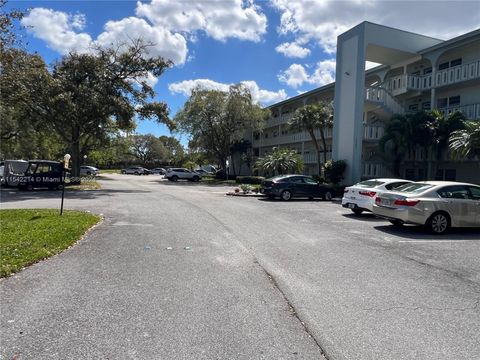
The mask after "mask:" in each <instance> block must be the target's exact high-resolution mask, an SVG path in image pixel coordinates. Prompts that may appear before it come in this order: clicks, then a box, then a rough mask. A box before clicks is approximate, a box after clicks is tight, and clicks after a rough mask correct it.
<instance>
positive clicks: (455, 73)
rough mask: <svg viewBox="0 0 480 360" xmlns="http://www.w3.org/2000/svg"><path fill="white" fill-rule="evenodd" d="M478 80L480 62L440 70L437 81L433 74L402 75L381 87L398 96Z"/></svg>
mask: <svg viewBox="0 0 480 360" xmlns="http://www.w3.org/2000/svg"><path fill="white" fill-rule="evenodd" d="M478 78H480V61H474V62H471V63H469V64H465V65H458V66H454V67H451V68H448V69H444V70H439V71H437V73H436V74H435V79H432V74H431V73H430V74H425V75H409V74H402V75H397V76H393V77H391V78H389V79H387V80H386V81H385V82H384V83H383V84H382V85H381V86H382V87H384V88H385V89H387V90H388V91H389V92H391V93H392V94H393V95H394V96H397V95H400V94H404V93H406V92H407V91H408V90H413V91H423V90H430V89H431V88H432V87H439V86H445V85H450V84H455V83H457V82H461V81H467V80H472V79H478Z"/></svg>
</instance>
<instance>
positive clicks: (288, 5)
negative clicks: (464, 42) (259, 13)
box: [270, 0, 480, 54]
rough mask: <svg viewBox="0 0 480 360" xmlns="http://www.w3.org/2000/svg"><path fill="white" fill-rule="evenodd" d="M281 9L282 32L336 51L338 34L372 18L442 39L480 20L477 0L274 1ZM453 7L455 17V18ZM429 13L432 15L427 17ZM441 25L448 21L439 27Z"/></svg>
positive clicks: (455, 34)
mask: <svg viewBox="0 0 480 360" xmlns="http://www.w3.org/2000/svg"><path fill="white" fill-rule="evenodd" d="M270 2H271V4H272V6H273V7H274V8H275V9H276V10H278V11H279V12H280V14H281V15H280V26H279V28H278V31H279V33H280V34H293V35H294V36H296V37H301V38H303V39H305V38H306V39H308V40H310V41H313V42H315V43H318V44H319V45H320V46H321V48H322V49H323V51H325V52H326V53H329V54H332V53H334V52H335V51H336V42H337V36H338V35H340V34H341V33H343V32H345V31H346V30H348V29H350V28H352V27H353V26H355V25H357V24H359V23H361V22H362V21H365V20H367V21H371V22H374V23H378V24H383V25H388V26H392V27H395V28H399V29H403V30H407V31H412V32H416V33H420V34H424V35H428V36H432V37H436V38H440V39H449V38H452V37H454V36H457V35H460V34H463V33H465V32H468V31H471V30H474V29H476V28H477V27H478V24H479V23H480V11H479V7H478V2H477V1H468V0H467V1H463V0H459V1H453V0H450V1H435V2H433V1H395V0H394V1H384V0H343V1H336V0H296V1H291V0H270ZM452 9H455V16H453V17H452ZM425 14H428V16H425ZM439 24H448V25H447V26H439Z"/></svg>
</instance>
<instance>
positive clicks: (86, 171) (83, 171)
mask: <svg viewBox="0 0 480 360" xmlns="http://www.w3.org/2000/svg"><path fill="white" fill-rule="evenodd" d="M98 174H100V170H98V169H97V168H96V167H94V166H86V165H85V166H80V175H87V176H90V175H94V176H95V175H98Z"/></svg>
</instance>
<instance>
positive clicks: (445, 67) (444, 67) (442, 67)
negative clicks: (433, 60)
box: [438, 61, 450, 70]
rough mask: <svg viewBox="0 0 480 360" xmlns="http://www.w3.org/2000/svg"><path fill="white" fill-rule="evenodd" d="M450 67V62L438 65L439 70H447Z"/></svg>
mask: <svg viewBox="0 0 480 360" xmlns="http://www.w3.org/2000/svg"><path fill="white" fill-rule="evenodd" d="M449 65H450V64H449V62H448V61H447V62H444V63H442V64H440V65H438V70H445V69H448V66H449Z"/></svg>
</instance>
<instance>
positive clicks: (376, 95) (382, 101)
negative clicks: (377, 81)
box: [365, 86, 405, 114]
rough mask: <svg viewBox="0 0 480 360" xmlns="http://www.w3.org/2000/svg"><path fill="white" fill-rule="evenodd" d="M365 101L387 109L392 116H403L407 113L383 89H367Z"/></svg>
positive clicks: (375, 87)
mask: <svg viewBox="0 0 480 360" xmlns="http://www.w3.org/2000/svg"><path fill="white" fill-rule="evenodd" d="M365 100H366V101H369V102H372V103H376V104H378V105H381V106H383V107H385V108H386V109H387V110H388V111H389V112H391V113H392V114H403V113H404V112H405V111H404V109H403V107H402V105H400V104H399V103H398V102H397V100H395V98H394V97H393V96H392V95H391V94H390V93H389V92H388V91H387V90H386V89H385V88H383V87H379V86H368V87H366V88H365Z"/></svg>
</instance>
